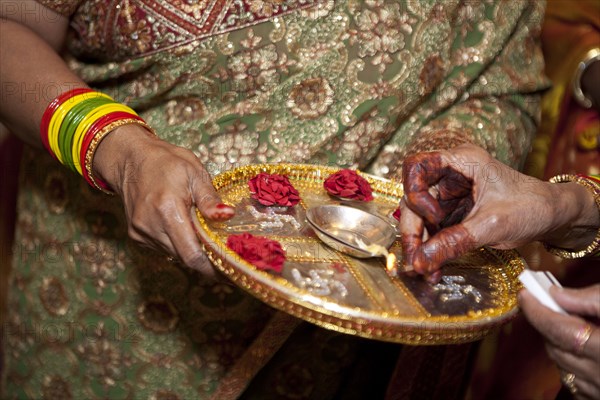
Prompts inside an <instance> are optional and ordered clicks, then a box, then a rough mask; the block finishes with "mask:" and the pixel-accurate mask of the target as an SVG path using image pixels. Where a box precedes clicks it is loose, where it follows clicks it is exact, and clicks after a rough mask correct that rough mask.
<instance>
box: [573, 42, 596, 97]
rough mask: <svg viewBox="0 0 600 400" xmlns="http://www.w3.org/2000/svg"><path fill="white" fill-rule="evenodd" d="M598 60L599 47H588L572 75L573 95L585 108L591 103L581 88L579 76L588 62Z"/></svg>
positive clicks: (587, 65) (588, 64)
mask: <svg viewBox="0 0 600 400" xmlns="http://www.w3.org/2000/svg"><path fill="white" fill-rule="evenodd" d="M598 61H600V47H595V48H593V49H590V50H589V51H588V52H587V53H585V56H583V59H582V60H581V61H580V62H579V64H578V65H577V69H576V70H575V76H574V77H573V83H572V87H573V97H574V98H575V100H576V101H577V102H578V103H579V104H580V105H581V106H582V107H585V108H591V107H592V105H593V103H592V100H591V99H590V98H589V97H587V96H586V95H585V93H583V90H582V89H581V77H582V76H583V74H584V73H585V70H586V69H587V68H588V67H589V66H590V64H592V63H594V62H598Z"/></svg>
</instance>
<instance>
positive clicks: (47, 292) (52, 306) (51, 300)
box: [39, 277, 69, 316]
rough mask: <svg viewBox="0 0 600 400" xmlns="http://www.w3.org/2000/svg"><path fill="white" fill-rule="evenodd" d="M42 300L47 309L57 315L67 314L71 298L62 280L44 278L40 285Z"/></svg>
mask: <svg viewBox="0 0 600 400" xmlns="http://www.w3.org/2000/svg"><path fill="white" fill-rule="evenodd" d="M39 295H40V300H41V301H42V304H43V305H44V307H45V308H46V310H47V311H48V312H49V313H50V314H52V315H55V316H59V315H65V314H66V312H67V310H68V308H69V298H68V296H67V293H66V291H65V288H64V287H63V285H62V283H61V282H60V280H58V279H57V278H54V277H51V278H44V281H43V283H42V286H41V287H40V293H39Z"/></svg>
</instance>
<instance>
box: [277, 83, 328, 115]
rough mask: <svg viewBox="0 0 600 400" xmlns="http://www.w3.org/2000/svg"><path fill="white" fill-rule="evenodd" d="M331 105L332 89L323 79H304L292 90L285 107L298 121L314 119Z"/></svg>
mask: <svg viewBox="0 0 600 400" xmlns="http://www.w3.org/2000/svg"><path fill="white" fill-rule="evenodd" d="M331 104H333V89H331V86H330V85H329V82H327V81H326V80H325V79H323V78H311V79H306V80H304V81H302V82H300V83H299V84H297V85H296V86H294V87H293V88H292V90H291V91H290V95H289V96H288V101H287V103H286V105H287V106H288V108H289V109H290V110H291V111H292V114H294V115H295V116H296V117H297V118H299V119H315V118H317V117H320V116H321V115H323V114H325V113H326V112H327V109H328V108H329V106H330V105H331Z"/></svg>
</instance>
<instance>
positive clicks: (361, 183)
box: [323, 169, 373, 201]
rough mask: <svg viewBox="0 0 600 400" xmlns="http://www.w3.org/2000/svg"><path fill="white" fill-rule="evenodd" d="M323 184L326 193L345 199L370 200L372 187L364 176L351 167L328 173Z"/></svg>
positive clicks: (371, 198)
mask: <svg viewBox="0 0 600 400" xmlns="http://www.w3.org/2000/svg"><path fill="white" fill-rule="evenodd" d="M323 186H324V187H325V190H327V193H329V194H331V195H333V196H338V197H343V198H345V199H353V200H362V201H371V200H373V189H371V185H370V184H369V182H367V180H366V179H365V178H363V177H362V176H360V175H358V174H357V173H356V171H353V170H351V169H342V170H340V171H338V172H336V173H335V174H331V175H329V177H328V178H327V179H325V182H323Z"/></svg>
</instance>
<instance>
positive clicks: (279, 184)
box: [248, 173, 300, 207]
mask: <svg viewBox="0 0 600 400" xmlns="http://www.w3.org/2000/svg"><path fill="white" fill-rule="evenodd" d="M248 187H249V189H250V193H251V196H252V198H253V199H256V200H258V201H259V202H260V203H261V204H264V205H266V206H271V205H279V206H286V207H292V206H295V205H296V204H298V202H299V201H300V194H299V193H298V191H297V190H296V188H294V186H293V185H292V184H291V182H290V180H289V179H288V178H287V176H283V175H277V174H266V173H260V174H258V175H256V176H255V177H254V178H252V179H250V180H249V181H248Z"/></svg>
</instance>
